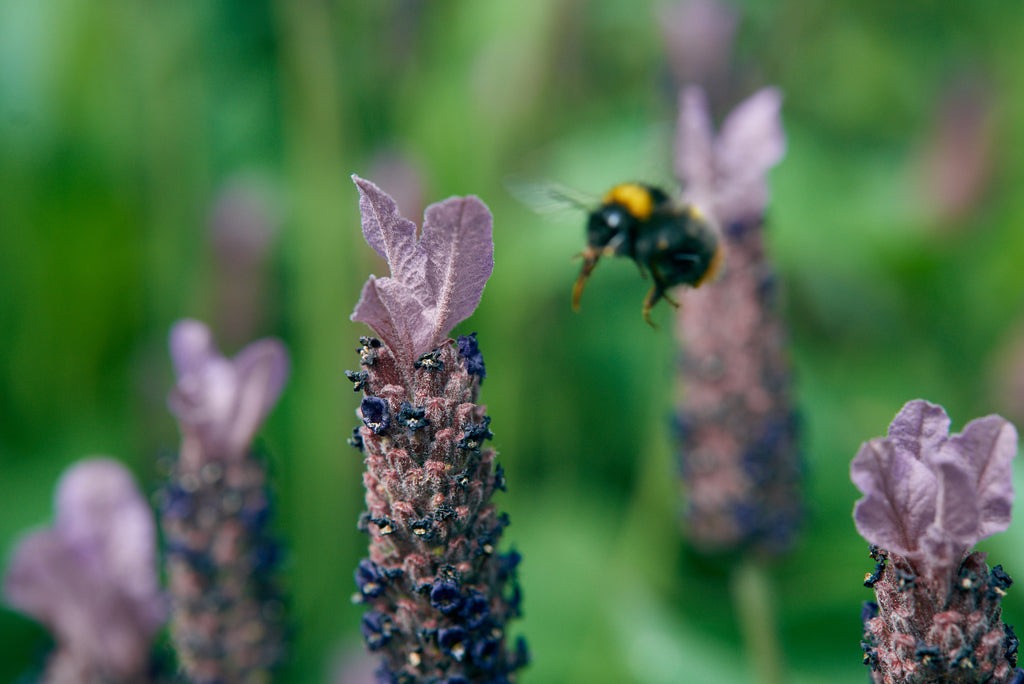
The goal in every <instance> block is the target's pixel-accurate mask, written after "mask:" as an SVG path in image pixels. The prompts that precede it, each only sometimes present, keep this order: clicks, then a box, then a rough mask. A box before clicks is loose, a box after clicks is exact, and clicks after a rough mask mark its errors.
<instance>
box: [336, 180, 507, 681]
mask: <svg viewBox="0 0 1024 684" xmlns="http://www.w3.org/2000/svg"><path fill="white" fill-rule="evenodd" d="M353 180H354V181H355V183H356V186H357V187H358V188H359V193H360V202H359V207H360V210H361V212H362V217H363V218H362V224H363V235H364V236H365V237H366V241H367V242H369V243H370V245H371V246H372V247H373V248H374V249H375V250H376V251H377V253H378V254H380V255H381V256H383V257H384V258H386V259H387V260H388V265H389V266H390V270H391V276H390V277H385V278H375V277H374V276H370V279H369V280H368V281H367V282H366V285H365V286H364V287H363V291H362V296H361V297H360V300H359V303H358V304H357V305H356V308H355V312H354V313H353V314H352V320H355V321H361V322H363V323H366V324H367V325H369V326H370V327H371V328H372V329H373V330H374V332H375V333H376V334H377V335H378V337H363V338H360V347H359V349H358V350H357V351H358V352H359V360H360V367H361V370H359V371H358V372H352V371H348V372H347V374H348V376H349V378H350V379H351V380H352V382H353V384H354V387H355V389H356V390H362V391H363V395H364V396H363V400H362V403H361V404H360V407H359V410H358V412H357V415H358V417H359V418H360V420H361V421H362V424H361V425H360V426H359V427H358V428H357V429H356V430H355V431H354V432H353V436H352V439H351V440H350V443H351V444H352V445H353V446H355V447H356V448H358V449H360V450H361V451H363V453H364V454H365V462H366V468H367V470H366V473H364V475H363V480H364V483H365V485H366V507H367V509H368V510H367V512H366V513H364V514H363V516H362V518H361V519H360V528H361V529H363V530H364V531H366V532H367V533H368V534H369V536H370V555H369V558H366V559H364V560H362V561H361V562H360V563H359V567H358V568H356V571H355V580H356V587H357V589H358V592H357V593H356V595H355V597H354V600H356V601H358V602H361V603H363V604H365V605H366V606H367V610H366V612H365V614H364V615H363V619H362V625H361V630H362V634H363V637H364V639H365V641H366V645H367V646H368V648H369V649H370V650H371V651H373V652H377V653H380V654H381V655H382V657H383V658H382V663H381V667H380V669H379V670H378V681H380V682H437V683H438V684H456V683H463V682H465V683H468V682H496V683H497V682H511V681H514V678H515V672H516V670H517V669H518V668H520V667H521V666H523V665H524V664H525V662H526V659H527V655H526V646H525V642H524V641H523V640H522V638H519V639H518V640H517V642H516V645H515V647H514V648H511V649H510V648H509V645H508V637H507V635H506V631H505V630H506V623H507V622H508V620H510V619H511V618H513V617H516V616H517V615H518V614H519V586H518V583H517V581H516V566H517V564H518V563H519V554H518V553H516V552H515V551H511V552H509V553H505V554H501V553H499V552H498V543H499V541H500V539H501V534H502V531H503V530H504V528H505V527H506V526H507V525H508V517H507V516H506V515H505V514H499V513H498V512H497V510H496V508H495V506H494V504H493V503H491V496H492V495H493V494H494V492H495V491H496V490H499V489H501V490H504V489H505V478H504V475H503V473H502V469H501V466H495V464H494V459H495V456H496V453H495V451H494V450H493V449H490V448H488V447H487V446H486V444H485V442H486V441H487V440H489V439H491V438H492V437H493V435H492V434H491V431H490V428H489V426H490V422H491V419H490V417H489V416H487V415H485V414H484V411H485V407H484V406H482V405H479V404H477V403H476V397H477V392H478V390H479V387H480V381H481V379H482V378H483V376H484V363H483V357H482V355H481V353H480V349H479V347H478V345H477V342H476V337H475V335H474V336H460V337H459V339H458V341H457V342H456V341H454V340H451V339H448V333H449V332H450V331H451V329H452V328H453V327H454V326H455V325H456V324H458V323H459V322H460V321H462V320H464V319H465V318H466V317H468V316H469V315H470V314H471V313H473V311H474V309H476V306H477V304H478V303H479V302H480V296H481V293H482V292H483V288H484V284H485V283H486V282H487V279H488V277H489V276H490V274H491V269H492V268H493V263H494V261H493V243H492V241H491V214H490V212H489V211H488V209H487V207H486V206H485V205H484V204H483V202H481V201H480V200H479V199H477V198H476V197H452V198H449V199H447V200H444V201H443V202H438V203H437V204H432V205H431V206H429V207H427V210H426V212H425V216H424V222H423V230H422V235H421V236H419V237H417V231H416V226H415V225H414V224H413V223H412V222H410V221H408V220H406V219H404V218H402V217H401V216H400V215H399V213H398V209H397V207H396V205H395V202H394V201H393V200H392V199H391V198H390V197H389V196H388V195H387V194H385V193H384V192H383V191H382V190H380V189H379V188H378V187H377V186H375V185H374V184H373V183H370V182H369V181H366V180H363V179H361V178H358V177H356V176H353Z"/></svg>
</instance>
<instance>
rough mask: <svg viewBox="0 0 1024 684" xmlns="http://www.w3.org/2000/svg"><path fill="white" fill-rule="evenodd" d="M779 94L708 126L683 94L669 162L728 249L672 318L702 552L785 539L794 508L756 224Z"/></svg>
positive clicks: (777, 133)
mask: <svg viewBox="0 0 1024 684" xmlns="http://www.w3.org/2000/svg"><path fill="white" fill-rule="evenodd" d="M780 104H781V95H780V93H779V91H778V90H776V89H774V88H765V89H763V90H760V91H758V92H757V93H755V94H754V95H752V96H751V97H750V98H749V99H747V100H746V101H745V102H743V103H742V104H740V105H739V106H738V107H737V108H736V109H735V110H734V111H733V112H732V114H730V115H729V116H728V117H727V118H726V119H725V121H724V123H723V124H722V127H721V131H720V132H719V134H718V135H717V136H715V135H714V133H713V130H712V125H711V120H710V115H709V114H708V109H707V103H706V101H705V97H704V94H703V91H701V90H700V89H699V88H697V87H689V88H686V89H685V90H683V92H682V95H681V98H680V115H679V127H678V134H677V135H678V139H677V143H676V145H677V149H676V173H677V175H678V176H679V178H680V180H681V181H682V182H683V184H684V186H685V199H686V200H687V201H688V202H691V203H693V204H694V205H695V206H697V207H699V208H701V209H702V210H703V211H705V212H706V213H707V214H708V215H709V216H711V217H712V218H713V219H714V220H715V221H716V222H717V223H718V225H719V226H720V228H721V230H722V236H723V244H724V249H725V259H724V267H723V269H722V272H721V275H720V276H719V277H718V279H717V280H716V281H714V282H711V283H706V284H704V285H703V286H702V287H700V288H699V289H696V290H693V291H687V293H686V302H685V304H684V305H683V306H682V307H680V310H679V316H678V320H677V326H676V332H677V337H678V338H679V340H680V341H681V344H682V347H683V360H682V364H681V373H680V379H679V380H680V385H681V386H682V387H683V390H684V392H683V396H684V399H683V401H682V403H681V405H680V407H679V409H678V413H677V425H678V428H679V435H680V447H681V449H680V454H681V465H682V474H683V480H684V490H685V493H686V499H687V506H688V510H687V518H688V532H689V535H690V538H691V541H692V543H693V544H694V546H695V547H696V548H698V549H701V550H704V551H709V552H728V551H737V550H742V549H748V548H754V549H758V550H762V551H768V552H780V551H783V550H785V549H787V548H789V546H791V544H792V542H793V540H794V538H795V535H796V528H797V525H798V523H799V520H800V517H801V510H802V505H801V502H800V481H801V477H802V465H801V458H800V453H799V450H798V447H797V429H796V417H795V412H794V407H793V398H792V379H791V374H790V367H789V361H788V358H787V355H786V332H785V329H784V326H783V323H782V321H781V319H780V318H779V316H778V313H777V312H776V310H775V294H776V282H775V276H774V274H773V272H772V269H771V266H770V265H769V263H768V261H767V259H766V257H765V252H764V235H763V233H764V231H763V226H764V216H765V208H766V206H767V204H768V187H767V183H766V180H765V177H766V175H767V173H768V171H769V169H771V167H773V166H774V165H775V164H777V163H778V162H779V160H780V159H782V156H783V154H784V153H785V147H786V142H785V136H784V133H783V131H782V126H781V122H780V120H779V108H780Z"/></svg>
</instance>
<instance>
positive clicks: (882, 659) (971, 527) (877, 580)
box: [850, 399, 1024, 683]
mask: <svg viewBox="0 0 1024 684" xmlns="http://www.w3.org/2000/svg"><path fill="white" fill-rule="evenodd" d="M949 422H950V421H949V417H948V416H947V415H946V412H945V411H944V410H943V408H942V407H941V406H936V405H935V404H930V403H928V402H926V401H922V400H920V399H919V400H915V401H911V402H908V403H907V404H906V405H905V406H904V407H903V409H902V410H901V411H900V412H899V414H897V416H896V418H895V419H894V420H893V421H892V424H891V425H890V426H889V434H888V436H887V437H879V438H876V439H872V440H870V441H868V442H866V443H864V444H863V445H862V446H861V448H860V451H858V452H857V456H856V457H855V458H854V459H853V463H852V464H851V466H850V477H851V479H852V480H853V483H854V484H855V485H857V488H858V489H860V491H861V492H862V493H863V494H864V498H862V499H860V500H859V501H858V502H857V505H856V507H855V508H854V522H855V523H856V525H857V531H858V532H860V534H861V536H863V537H864V538H865V539H867V540H868V541H869V542H870V543H871V544H872V547H871V548H872V557H873V558H874V559H875V560H876V565H875V571H874V572H873V573H871V574H870V576H869V577H868V578H867V580H866V581H865V585H866V586H869V587H873V588H874V590H875V595H876V598H877V602H876V603H870V604H867V606H868V609H867V610H866V611H865V613H864V615H863V617H864V628H865V632H864V641H863V642H862V646H863V648H864V652H865V659H864V661H865V663H866V664H867V665H869V666H870V667H871V670H872V672H871V676H872V678H873V681H875V682H908V683H917V682H922V683H923V682H933V681H943V682H1010V681H1020V680H1018V679H1016V677H1024V670H1019V669H1015V668H1016V664H1017V637H1016V636H1014V634H1013V630H1012V629H1011V628H1010V627H1009V626H1008V625H1004V624H1003V622H1002V617H1001V609H1000V606H999V603H1000V601H1001V599H1002V597H1003V596H1005V595H1006V589H1007V588H1008V587H1009V586H1010V584H1011V580H1010V577H1009V575H1007V574H1006V573H1005V572H1004V571H1003V569H1002V566H996V567H995V568H993V569H991V570H989V568H988V566H987V565H986V564H985V554H983V553H979V552H974V553H971V548H972V547H973V546H974V545H975V544H976V543H977V542H978V541H980V540H982V539H984V538H986V537H988V536H991V535H992V534H995V533H996V532H1001V531H1003V530H1005V529H1006V528H1007V527H1008V526H1009V524H1010V508H1011V505H1012V503H1013V496H1014V492H1013V485H1012V482H1011V476H1012V468H1011V462H1012V460H1013V458H1014V456H1016V454H1017V431H1016V429H1014V427H1013V425H1011V424H1010V423H1008V422H1007V421H1006V420H1004V419H1003V418H1000V417H999V416H986V417H984V418H979V419H977V420H973V421H971V422H970V423H968V424H967V425H966V426H965V427H964V430H963V432H961V433H959V434H956V435H952V436H951V435H949Z"/></svg>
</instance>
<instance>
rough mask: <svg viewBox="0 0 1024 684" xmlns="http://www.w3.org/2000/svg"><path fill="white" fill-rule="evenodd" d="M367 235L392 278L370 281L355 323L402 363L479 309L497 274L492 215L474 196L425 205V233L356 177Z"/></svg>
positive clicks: (436, 343) (378, 191) (384, 196)
mask: <svg viewBox="0 0 1024 684" xmlns="http://www.w3.org/2000/svg"><path fill="white" fill-rule="evenodd" d="M352 180H353V181H354V182H355V184H356V186H357V187H358V188H359V195H360V198H359V209H360V212H361V213H362V217H363V219H362V220H363V235H364V236H365V237H366V241H367V242H368V243H369V244H370V246H371V247H373V248H374V250H375V251H376V252H377V253H378V254H380V255H381V256H382V257H384V258H385V259H387V262H388V267H389V268H390V272H391V275H390V277H383V278H376V277H375V276H370V278H369V280H367V281H366V284H365V285H364V286H363V291H362V295H361V296H360V298H359V302H358V303H357V304H356V308H355V311H354V312H353V313H352V320H354V321H360V322H362V323H366V324H367V325H368V326H370V327H371V328H373V330H374V332H376V333H377V335H379V336H380V338H381V340H383V341H384V342H385V344H387V345H388V346H389V347H390V348H391V349H392V350H394V351H395V352H396V353H397V354H398V355H399V356H400V357H401V358H402V359H403V360H407V361H410V362H411V361H412V360H413V359H415V358H416V357H417V356H419V355H420V354H423V353H424V352H428V351H430V350H431V349H435V348H437V347H438V346H439V345H440V344H441V342H442V341H443V340H444V339H445V338H446V337H447V336H448V333H449V332H451V330H452V328H454V327H455V326H456V325H458V324H459V323H460V322H461V321H463V320H465V319H466V318H467V317H469V315H470V314H472V313H473V311H474V310H475V309H476V307H477V305H478V304H479V303H480V297H481V295H482V293H483V289H484V285H485V284H486V282H487V279H488V278H489V277H490V275H491V271H492V269H493V268H494V247H493V243H492V240H491V223H492V219H491V213H490V211H489V210H488V209H487V207H486V206H485V205H484V203H483V202H481V201H480V200H479V199H478V198H476V197H450V198H448V199H446V200H444V201H442V202H438V203H436V204H432V205H430V206H429V207H427V210H426V212H425V214H424V221H423V233H422V235H421V236H419V237H417V235H416V226H415V224H413V223H412V222H411V221H409V220H407V219H404V218H402V217H401V216H400V215H399V213H398V207H397V205H396V204H395V202H394V200H392V199H391V198H390V197H389V196H388V195H387V193H385V192H383V191H382V190H381V189H380V188H378V187H377V186H376V185H374V184H373V183H371V182H370V181H367V180H364V179H362V178H359V177H358V176H355V175H353V176H352Z"/></svg>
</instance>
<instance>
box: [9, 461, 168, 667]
mask: <svg viewBox="0 0 1024 684" xmlns="http://www.w3.org/2000/svg"><path fill="white" fill-rule="evenodd" d="M3 594H4V599H5V600H6V602H7V603H8V604H10V605H11V606H12V607H14V608H15V609H17V610H19V611H21V612H23V613H25V614H26V615H28V616H30V617H33V618H35V619H36V620H38V621H39V622H41V623H43V624H44V625H46V626H47V628H49V630H50V632H51V633H52V634H53V636H54V638H55V640H56V643H57V647H56V650H55V651H54V653H53V655H52V656H51V657H50V659H49V662H48V663H47V667H46V672H45V674H44V675H43V678H42V680H41V681H43V682H46V683H48V684H60V683H62V682H77V683H79V684H139V683H141V682H148V681H151V680H150V648H151V645H152V641H153V636H154V635H155V634H156V632H157V630H159V628H160V627H161V625H163V623H164V619H165V615H166V606H165V601H164V597H163V595H162V594H161V592H160V587H159V582H158V579H157V570H156V524H155V523H154V521H153V513H152V511H151V510H150V508H149V504H148V503H147V502H146V498H145V496H143V494H142V493H141V492H140V491H139V490H138V488H137V487H136V485H135V481H134V480H133V479H132V476H131V474H130V473H129V472H128V471H127V470H126V469H125V468H124V466H122V465H120V464H119V463H117V462H116V461H113V460H111V459H107V458H91V459H87V460H83V461H80V462H79V463H77V464H75V465H73V466H72V467H71V468H69V469H68V470H67V471H66V472H65V473H64V475H63V476H62V477H61V479H60V483H59V484H58V486H57V497H56V519H55V520H54V523H53V526H52V527H49V528H46V529H43V530H39V531H36V532H34V533H32V534H30V535H28V536H27V537H25V538H24V539H23V540H22V541H21V543H20V544H19V545H18V547H17V549H16V550H15V552H14V556H13V557H12V559H11V562H10V565H9V566H8V569H7V574H6V576H5V577H4V585H3Z"/></svg>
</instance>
